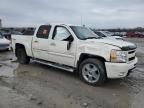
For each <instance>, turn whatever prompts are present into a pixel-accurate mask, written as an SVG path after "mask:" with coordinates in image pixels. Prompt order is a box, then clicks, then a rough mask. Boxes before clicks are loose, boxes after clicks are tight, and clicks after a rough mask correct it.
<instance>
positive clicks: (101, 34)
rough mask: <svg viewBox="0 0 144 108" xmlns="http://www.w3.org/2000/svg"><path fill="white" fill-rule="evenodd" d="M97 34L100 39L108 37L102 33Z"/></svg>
mask: <svg viewBox="0 0 144 108" xmlns="http://www.w3.org/2000/svg"><path fill="white" fill-rule="evenodd" d="M95 34H97V35H98V36H100V37H107V36H106V35H104V34H103V33H101V32H95Z"/></svg>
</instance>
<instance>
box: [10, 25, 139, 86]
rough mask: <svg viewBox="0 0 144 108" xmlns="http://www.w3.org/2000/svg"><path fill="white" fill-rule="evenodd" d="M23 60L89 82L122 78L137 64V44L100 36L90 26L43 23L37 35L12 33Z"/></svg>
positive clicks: (22, 61) (15, 46)
mask: <svg viewBox="0 0 144 108" xmlns="http://www.w3.org/2000/svg"><path fill="white" fill-rule="evenodd" d="M12 47H13V51H14V52H15V55H16V57H17V58H18V61H19V63H22V64H27V63H29V62H30V59H33V60H34V61H36V62H39V63H42V64H46V65H50V66H53V67H56V68H60V69H64V70H67V71H71V72H74V71H76V72H78V73H79V75H80V78H81V79H82V80H83V81H85V82H86V83H88V84H91V85H97V84H101V83H102V82H104V81H105V80H106V79H107V78H122V77H125V76H127V75H128V74H129V72H130V71H131V70H132V69H133V68H135V65H136V63H137V57H136V56H135V53H136V46H135V45H134V44H132V43H130V42H126V41H119V40H114V41H113V40H110V39H106V38H100V37H98V36H97V35H96V34H94V33H93V32H92V31H91V30H90V29H88V28H86V27H82V26H76V25H65V24H47V25H40V26H39V27H38V28H37V29H36V31H35V33H34V36H26V35H25V36H18V35H12Z"/></svg>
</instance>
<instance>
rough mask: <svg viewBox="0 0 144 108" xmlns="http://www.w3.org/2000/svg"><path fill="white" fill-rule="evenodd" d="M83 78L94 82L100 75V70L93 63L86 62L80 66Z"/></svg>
mask: <svg viewBox="0 0 144 108" xmlns="http://www.w3.org/2000/svg"><path fill="white" fill-rule="evenodd" d="M82 75H83V78H84V79H85V80H86V81H87V82H89V83H95V82H97V81H98V79H99V77H100V71H99V69H98V67H97V66H96V65H94V64H90V63H87V64H85V65H84V66H83V68H82Z"/></svg>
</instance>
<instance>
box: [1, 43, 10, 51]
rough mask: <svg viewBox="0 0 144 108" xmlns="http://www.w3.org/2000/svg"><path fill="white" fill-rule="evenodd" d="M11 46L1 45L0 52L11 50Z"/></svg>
mask: <svg viewBox="0 0 144 108" xmlns="http://www.w3.org/2000/svg"><path fill="white" fill-rule="evenodd" d="M9 47H10V46H9V44H0V50H6V49H9Z"/></svg>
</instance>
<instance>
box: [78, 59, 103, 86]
mask: <svg viewBox="0 0 144 108" xmlns="http://www.w3.org/2000/svg"><path fill="white" fill-rule="evenodd" d="M79 74H80V77H81V79H82V80H83V81H84V82H86V83H88V84H90V85H99V84H102V83H103V82H104V81H105V79H106V72H105V66H104V63H103V62H102V61H100V60H99V59H96V58H89V59H86V60H84V61H83V62H82V63H81V64H80V66H79Z"/></svg>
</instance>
